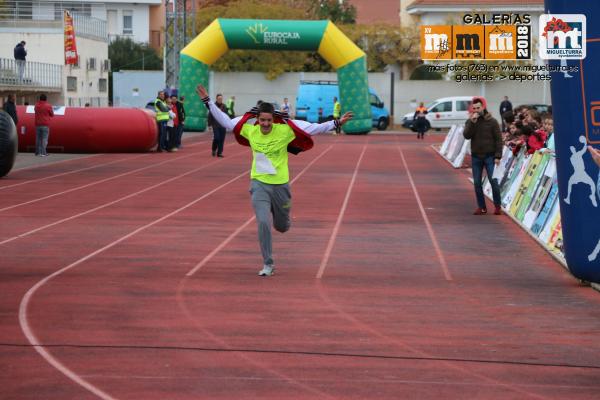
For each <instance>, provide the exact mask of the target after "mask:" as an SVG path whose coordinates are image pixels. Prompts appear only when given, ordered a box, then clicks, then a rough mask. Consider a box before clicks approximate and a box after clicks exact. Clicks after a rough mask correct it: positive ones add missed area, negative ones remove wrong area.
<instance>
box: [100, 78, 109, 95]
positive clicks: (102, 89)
mask: <svg viewBox="0 0 600 400" xmlns="http://www.w3.org/2000/svg"><path fill="white" fill-rule="evenodd" d="M107 89H108V82H107V81H106V78H100V79H98V91H100V92H106V91H107Z"/></svg>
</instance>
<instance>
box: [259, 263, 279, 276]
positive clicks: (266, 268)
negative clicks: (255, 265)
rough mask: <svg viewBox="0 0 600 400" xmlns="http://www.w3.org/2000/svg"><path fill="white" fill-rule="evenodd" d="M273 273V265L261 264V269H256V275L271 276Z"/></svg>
mask: <svg viewBox="0 0 600 400" xmlns="http://www.w3.org/2000/svg"><path fill="white" fill-rule="evenodd" d="M274 273H275V267H274V266H273V265H263V269H261V270H260V271H258V276H271V275H273V274H274Z"/></svg>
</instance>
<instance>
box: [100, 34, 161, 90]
mask: <svg viewBox="0 0 600 400" xmlns="http://www.w3.org/2000/svg"><path fill="white" fill-rule="evenodd" d="M108 58H109V59H110V64H111V71H110V72H109V73H108V98H109V99H110V101H111V102H112V98H113V93H112V71H120V70H131V69H141V70H162V69H163V62H162V60H161V58H160V57H159V56H158V55H157V54H156V51H154V49H152V48H151V47H149V46H148V45H147V44H140V43H136V42H134V41H133V40H131V39H129V38H117V39H115V40H114V41H112V42H111V43H110V44H109V45H108Z"/></svg>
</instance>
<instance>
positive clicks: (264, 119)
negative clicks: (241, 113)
mask: <svg viewBox="0 0 600 400" xmlns="http://www.w3.org/2000/svg"><path fill="white" fill-rule="evenodd" d="M258 124H259V125H260V131H261V132H262V133H264V134H265V135H266V134H267V133H271V129H273V114H270V113H264V112H263V113H260V114H258Z"/></svg>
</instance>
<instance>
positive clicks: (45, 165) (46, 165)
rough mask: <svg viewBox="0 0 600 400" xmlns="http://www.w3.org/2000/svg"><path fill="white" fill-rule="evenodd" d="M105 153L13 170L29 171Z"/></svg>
mask: <svg viewBox="0 0 600 400" xmlns="http://www.w3.org/2000/svg"><path fill="white" fill-rule="evenodd" d="M103 154H105V153H99V154H90V155H87V156H81V157H77V158H69V159H67V160H60V161H54V162H49V163H45V164H38V165H30V166H28V167H23V168H16V169H13V170H12V172H17V171H19V172H20V171H27V170H28V169H36V168H41V167H49V166H53V165H56V164H62V163H66V162H69V161H77V160H83V159H85V158H92V157H98V156H101V155H103Z"/></svg>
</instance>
